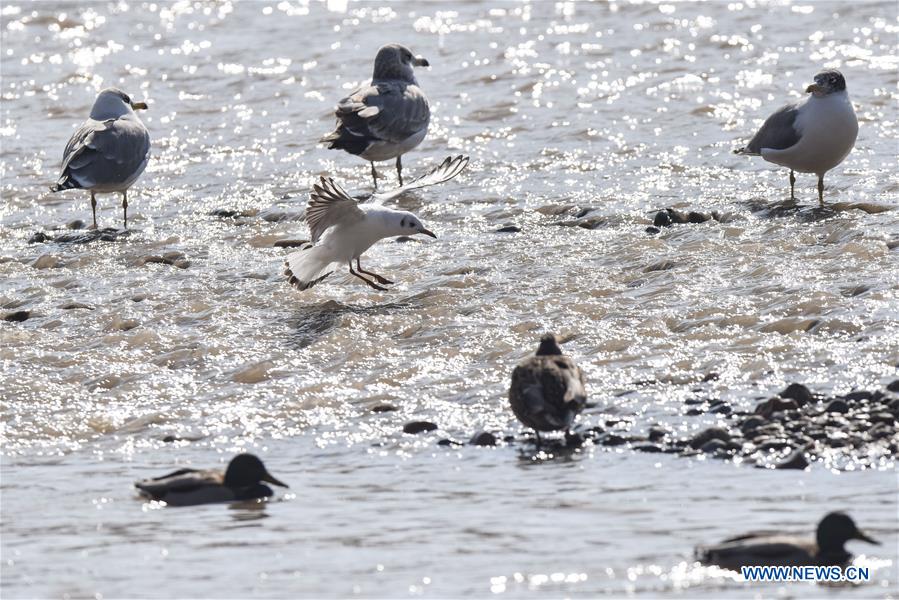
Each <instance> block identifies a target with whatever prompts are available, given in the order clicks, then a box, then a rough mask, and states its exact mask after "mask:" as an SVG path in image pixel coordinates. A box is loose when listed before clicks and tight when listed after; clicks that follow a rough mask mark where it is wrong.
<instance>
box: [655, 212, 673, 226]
mask: <svg viewBox="0 0 899 600" xmlns="http://www.w3.org/2000/svg"><path fill="white" fill-rule="evenodd" d="M652 224H653V225H655V226H656V227H671V209H670V208H666V209H665V210H660V211H659V212H657V213H656V216H655V218H654V219H653V220H652Z"/></svg>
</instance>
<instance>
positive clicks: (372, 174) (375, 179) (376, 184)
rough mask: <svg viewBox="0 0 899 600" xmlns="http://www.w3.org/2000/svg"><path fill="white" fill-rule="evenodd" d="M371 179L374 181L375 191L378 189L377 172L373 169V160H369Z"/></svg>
mask: <svg viewBox="0 0 899 600" xmlns="http://www.w3.org/2000/svg"><path fill="white" fill-rule="evenodd" d="M371 180H372V181H374V182H375V191H378V172H377V171H375V161H371Z"/></svg>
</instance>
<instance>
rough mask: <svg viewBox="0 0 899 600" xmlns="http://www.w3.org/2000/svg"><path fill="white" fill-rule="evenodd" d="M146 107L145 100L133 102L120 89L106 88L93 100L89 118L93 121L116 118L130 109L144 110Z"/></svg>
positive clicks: (130, 110)
mask: <svg viewBox="0 0 899 600" xmlns="http://www.w3.org/2000/svg"><path fill="white" fill-rule="evenodd" d="M146 108H147V103H146V102H134V101H132V100H131V97H130V96H129V95H128V94H126V93H125V92H123V91H122V90H119V89H116V88H106V89H105V90H103V91H102V92H100V93H99V94H98V95H97V99H96V100H94V106H93V108H91V119H94V120H95V121H106V120H108V119H118V118H119V117H122V116H124V115H127V114H128V113H130V112H132V110H146Z"/></svg>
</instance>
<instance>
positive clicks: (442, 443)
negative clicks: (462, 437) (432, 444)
mask: <svg viewBox="0 0 899 600" xmlns="http://www.w3.org/2000/svg"><path fill="white" fill-rule="evenodd" d="M437 445H438V446H454V447H455V446H464V445H465V444H463V443H462V442H458V441H456V440H454V439H452V438H443V439H442V440H439V441H438V442H437Z"/></svg>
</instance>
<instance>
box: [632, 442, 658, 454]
mask: <svg viewBox="0 0 899 600" xmlns="http://www.w3.org/2000/svg"><path fill="white" fill-rule="evenodd" d="M634 450H636V451H637V452H651V453H656V452H661V451H662V448H661V447H660V446H658V445H656V444H637V445H636V446H634Z"/></svg>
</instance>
